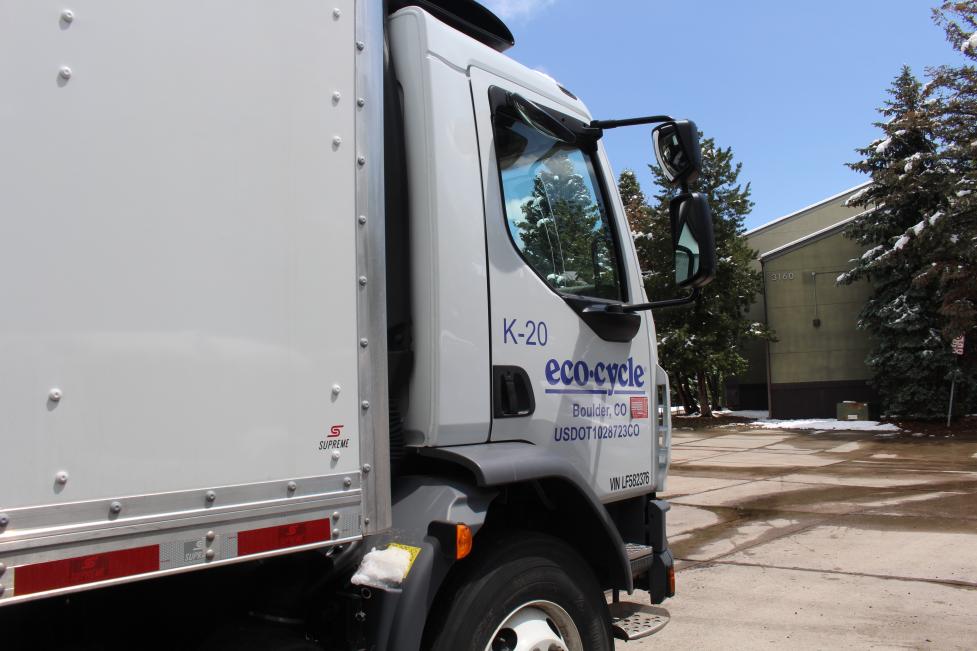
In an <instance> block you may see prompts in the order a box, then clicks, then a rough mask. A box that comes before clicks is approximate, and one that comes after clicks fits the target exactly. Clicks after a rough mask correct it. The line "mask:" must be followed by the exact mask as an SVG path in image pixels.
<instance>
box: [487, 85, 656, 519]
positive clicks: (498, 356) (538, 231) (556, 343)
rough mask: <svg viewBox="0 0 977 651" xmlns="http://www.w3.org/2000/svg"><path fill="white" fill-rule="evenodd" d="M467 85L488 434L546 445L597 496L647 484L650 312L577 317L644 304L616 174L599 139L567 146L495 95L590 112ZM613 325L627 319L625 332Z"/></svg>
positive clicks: (650, 481)
mask: <svg viewBox="0 0 977 651" xmlns="http://www.w3.org/2000/svg"><path fill="white" fill-rule="evenodd" d="M471 80H472V98H473V102H474V108H475V116H476V123H477V126H478V138H479V148H480V152H481V158H482V160H481V163H482V176H483V184H484V201H485V219H486V225H485V227H486V242H487V249H488V261H489V290H490V291H489V293H490V337H491V347H492V352H491V354H492V375H493V377H492V379H493V396H492V401H493V402H492V404H493V421H492V433H491V439H492V441H504V440H522V441H529V442H531V443H533V444H535V445H539V446H545V447H547V448H548V449H550V450H551V451H552V453H553V454H554V455H559V456H560V457H563V458H565V459H566V461H567V462H568V463H570V464H572V465H573V466H574V467H575V468H576V469H577V470H578V471H579V472H580V473H581V475H583V477H585V478H586V479H588V480H589V481H590V483H591V485H592V486H593V487H594V489H595V491H596V492H597V494H598V495H599V496H600V497H601V499H602V500H604V501H613V500H617V499H621V498H624V497H628V496H632V495H635V494H642V493H648V492H652V491H653V490H654V482H655V479H656V478H655V477H654V476H653V473H654V469H653V467H652V466H653V459H654V456H653V455H654V454H655V453H656V446H655V444H654V440H653V439H654V436H655V430H654V426H653V423H654V421H653V419H652V418H653V417H654V413H653V403H652V400H653V398H654V395H655V386H656V381H655V378H656V373H655V370H656V361H657V360H656V359H655V358H654V353H653V351H654V348H653V347H652V345H651V341H652V339H651V337H652V336H653V331H652V322H651V318H650V316H648V315H647V313H645V314H642V315H640V316H638V315H634V316H633V318H631V319H630V320H628V319H624V318H623V317H624V316H625V315H620V314H619V315H615V316H611V317H608V321H609V322H611V323H610V326H611V327H610V329H608V328H606V327H602V328H598V329H599V330H600V331H601V332H600V334H599V333H598V332H597V331H596V330H595V329H594V327H592V326H591V325H588V323H587V322H586V321H585V318H589V317H591V313H590V312H593V311H594V310H596V311H598V312H600V311H604V310H606V309H607V308H608V307H609V306H610V307H611V308H612V309H613V308H614V307H615V306H618V305H621V304H623V303H627V302H634V301H640V300H642V298H643V290H642V288H641V276H640V272H639V269H638V266H637V261H636V259H635V254H634V247H633V244H632V243H631V241H630V235H629V233H628V230H627V226H626V221H625V220H624V216H623V208H622V205H621V202H620V199H619V197H618V194H617V190H616V182H615V179H614V178H613V177H612V175H611V173H610V168H609V167H608V165H607V163H606V158H605V156H604V153H603V150H602V148H601V147H600V145H599V142H594V141H593V140H591V141H589V142H587V143H580V142H574V143H568V142H566V141H565V140H561V139H560V137H559V136H557V135H554V134H553V133H552V132H547V129H546V127H545V125H540V124H539V123H538V122H534V121H533V119H532V117H531V115H530V116H527V115H526V113H525V112H521V111H520V109H519V107H518V106H516V107H515V109H513V107H512V105H511V103H510V105H508V106H505V102H506V98H507V97H509V98H511V97H512V96H513V94H514V95H516V96H517V99H518V100H528V101H529V102H531V103H532V104H531V105H529V108H532V107H533V105H535V106H542V107H545V108H546V109H548V110H549V114H550V115H551V116H552V115H558V116H559V115H565V116H566V117H567V118H568V119H569V121H571V122H572V120H573V119H574V118H576V119H577V120H583V121H585V122H586V121H589V118H588V117H587V116H586V115H584V114H583V113H581V112H580V111H581V109H580V108H577V109H576V110H574V109H573V108H571V107H570V106H567V105H564V104H562V103H559V102H556V101H554V100H553V99H552V97H547V96H544V95H542V94H540V93H537V92H534V91H532V90H530V89H528V88H525V87H523V86H521V85H518V84H515V83H513V82H511V81H509V80H506V79H503V78H501V77H499V76H497V75H494V74H492V73H489V72H486V71H484V70H480V69H477V68H473V69H471ZM554 89H555V86H554ZM523 106H525V105H523ZM588 309H589V310H590V312H585V310H588ZM618 317H621V318H620V319H619V318H618ZM591 320H592V319H591ZM592 321H593V320H592ZM618 321H620V322H622V323H625V322H626V323H631V324H632V325H633V324H636V323H638V321H640V324H638V325H637V326H636V332H634V334H633V336H631V337H628V336H627V334H624V335H622V334H621V333H620V332H618V330H620V329H621V328H618V327H617V324H618ZM599 325H601V324H596V326H599ZM605 325H607V324H605ZM624 329H625V330H626V329H627V328H626V327H625V328H624ZM608 339H612V340H608ZM613 339H616V340H613Z"/></svg>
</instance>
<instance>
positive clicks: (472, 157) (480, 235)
mask: <svg viewBox="0 0 977 651" xmlns="http://www.w3.org/2000/svg"><path fill="white" fill-rule="evenodd" d="M440 30H448V31H453V30H451V29H450V28H449V27H447V26H445V25H444V24H442V23H440V22H438V21H436V20H435V19H433V18H431V17H430V15H428V14H426V13H423V12H422V11H420V10H418V9H414V8H407V9H403V10H401V11H399V12H397V14H396V15H395V16H394V17H392V18H391V20H390V39H391V48H392V50H393V53H394V55H395V56H394V57H393V59H394V62H395V65H396V69H397V78H398V80H399V81H400V83H401V86H402V87H403V92H404V120H405V125H404V133H405V137H406V141H407V142H406V144H407V161H408V165H407V169H408V180H409V184H410V188H411V193H410V202H411V210H410V214H411V247H412V250H411V256H412V261H413V270H414V272H415V273H414V277H413V278H412V279H411V280H412V286H413V293H412V298H413V301H414V310H413V318H414V326H415V327H414V332H415V339H414V344H415V366H414V375H413V378H412V383H411V409H410V412H409V414H408V417H407V422H406V428H407V431H408V434H409V436H410V439H409V442H410V443H412V444H418V445H461V444H465V443H484V442H486V441H487V440H488V434H489V421H490V418H491V404H490V399H491V390H490V386H489V377H490V361H489V359H490V358H489V349H488V341H489V334H488V279H487V275H486V274H487V271H486V261H485V229H484V226H483V223H484V221H483V210H482V189H481V176H480V172H479V159H478V140H477V135H476V132H475V125H474V123H473V122H472V113H471V94H470V92H469V86H468V77H467V75H466V74H465V71H464V70H458V69H457V68H455V67H453V66H449V65H447V64H446V63H445V62H444V61H443V60H442V59H441V58H439V57H438V56H435V55H434V54H432V53H431V51H430V49H429V45H428V38H429V35H430V33H431V32H438V31H440ZM455 33H456V34H457V32H455ZM474 45H477V44H473V46H474Z"/></svg>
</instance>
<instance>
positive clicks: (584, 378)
mask: <svg viewBox="0 0 977 651" xmlns="http://www.w3.org/2000/svg"><path fill="white" fill-rule="evenodd" d="M545 375H546V381H547V382H549V383H550V385H551V386H553V387H557V386H559V385H563V386H564V387H573V388H566V389H563V388H553V389H546V393H562V394H569V395H594V394H597V395H608V396H609V395H612V394H618V395H620V394H632V395H644V394H645V391H644V389H640V387H643V386H644V385H645V379H644V378H645V368H644V366H642V365H641V364H635V363H634V358H633V357H628V358H627V359H626V360H624V361H622V362H597V363H596V364H594V365H593V366H591V365H590V364H588V363H587V362H585V361H583V360H579V361H574V360H572V359H567V360H564V361H562V362H560V361H558V360H555V359H549V360H547V361H546V369H545ZM588 385H591V386H588ZM593 385H596V387H597V388H595V387H594V386H593Z"/></svg>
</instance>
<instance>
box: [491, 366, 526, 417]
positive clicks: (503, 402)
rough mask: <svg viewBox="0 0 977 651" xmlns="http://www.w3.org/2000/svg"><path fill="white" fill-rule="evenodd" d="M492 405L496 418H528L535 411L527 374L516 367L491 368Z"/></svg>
mask: <svg viewBox="0 0 977 651" xmlns="http://www.w3.org/2000/svg"><path fill="white" fill-rule="evenodd" d="M492 404H493V412H494V415H495V417H496V418H517V417H520V416H529V415H531V414H532V413H533V412H534V411H536V398H535V396H534V395H533V384H532V382H531V381H530V380H529V374H528V373H526V371H525V370H523V369H522V368H520V367H518V366H493V367H492Z"/></svg>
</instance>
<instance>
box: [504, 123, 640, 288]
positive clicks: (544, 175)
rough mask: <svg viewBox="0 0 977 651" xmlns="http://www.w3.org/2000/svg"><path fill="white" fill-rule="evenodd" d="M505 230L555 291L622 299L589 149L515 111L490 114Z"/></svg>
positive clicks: (616, 261)
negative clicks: (516, 115) (512, 114)
mask: <svg viewBox="0 0 977 651" xmlns="http://www.w3.org/2000/svg"><path fill="white" fill-rule="evenodd" d="M495 142H496V153H497V158H498V161H499V174H500V177H501V180H502V192H503V201H504V202H505V218H506V224H507V226H508V229H509V234H510V235H511V237H512V241H513V243H514V244H515V246H516V248H517V249H518V250H519V252H520V253H521V254H522V257H523V259H525V261H526V263H527V264H529V266H530V267H532V268H533V270H534V271H535V272H536V273H537V274H538V275H539V276H540V277H541V278H542V279H543V280H545V281H546V283H547V284H548V285H549V286H550V287H551V288H553V289H554V290H555V291H556V292H558V293H560V294H572V295H576V296H586V297H592V298H598V299H604V300H612V301H623V300H624V299H625V296H624V292H623V291H622V287H621V279H620V276H619V273H620V260H619V257H618V254H617V249H616V246H615V240H614V236H613V233H612V231H611V228H610V224H609V223H608V219H607V210H606V206H605V203H604V200H603V197H602V196H601V193H600V184H599V182H598V179H597V175H596V172H595V170H594V164H593V161H592V158H591V156H590V155H589V154H587V153H585V152H584V151H582V150H581V149H580V148H578V147H576V146H573V145H568V144H566V143H564V142H562V141H559V140H556V139H554V138H551V137H549V136H548V135H546V134H544V133H542V132H540V131H539V130H537V129H535V128H533V127H531V126H529V125H527V124H525V123H524V122H521V121H519V120H516V119H511V118H507V117H505V116H500V117H497V118H496V120H495Z"/></svg>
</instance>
